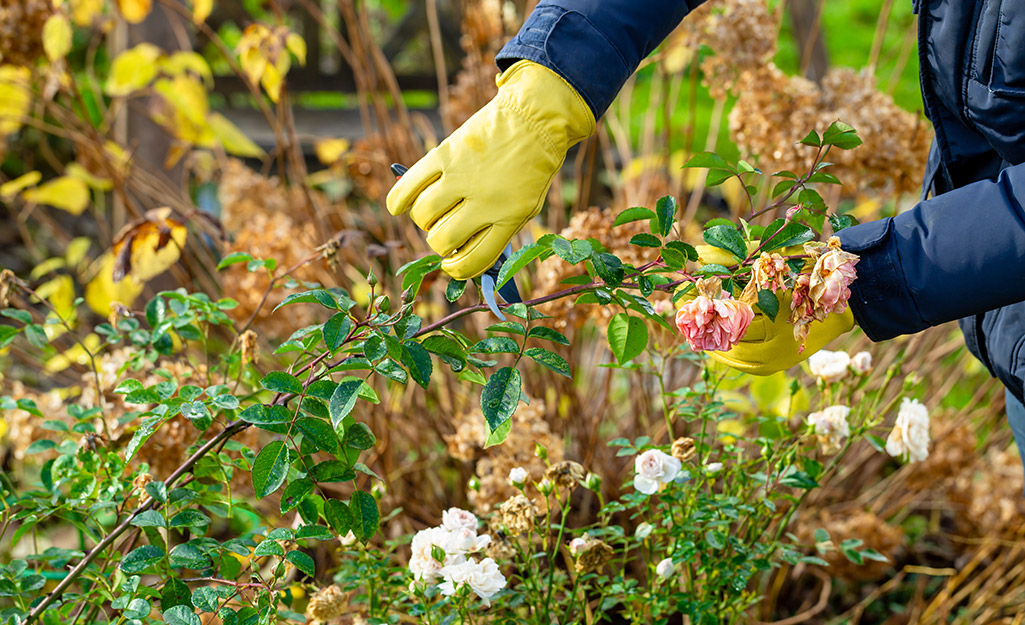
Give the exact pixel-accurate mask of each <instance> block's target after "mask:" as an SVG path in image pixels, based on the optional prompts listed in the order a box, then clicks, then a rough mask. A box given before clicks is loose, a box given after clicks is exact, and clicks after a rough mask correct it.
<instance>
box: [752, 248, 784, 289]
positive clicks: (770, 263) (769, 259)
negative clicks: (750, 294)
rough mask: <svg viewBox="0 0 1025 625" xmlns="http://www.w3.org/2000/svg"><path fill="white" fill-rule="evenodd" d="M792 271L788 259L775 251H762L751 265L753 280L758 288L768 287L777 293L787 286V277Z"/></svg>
mask: <svg viewBox="0 0 1025 625" xmlns="http://www.w3.org/2000/svg"><path fill="white" fill-rule="evenodd" d="M789 273H790V268H789V267H787V263H786V261H785V260H784V259H783V257H782V256H780V255H779V254H777V253H775V252H771V253H770V252H762V255H761V256H759V257H758V258H757V259H755V262H754V265H753V266H752V267H751V282H749V283H748V284H749V285H750V284H753V285H754V286H755V287H756V288H758V289H768V290H770V291H772V292H773V293H775V292H776V291H778V290H780V289H783V288H786V284H784V283H785V282H786V278H787V275H788V274H789Z"/></svg>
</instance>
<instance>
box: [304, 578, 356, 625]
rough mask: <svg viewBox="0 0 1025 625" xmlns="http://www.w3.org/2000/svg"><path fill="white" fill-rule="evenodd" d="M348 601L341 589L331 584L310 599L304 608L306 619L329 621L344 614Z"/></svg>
mask: <svg viewBox="0 0 1025 625" xmlns="http://www.w3.org/2000/svg"><path fill="white" fill-rule="evenodd" d="M348 605H349V601H348V598H347V597H346V594H345V592H343V591H342V589H341V587H340V586H338V585H336V584H332V585H330V586H328V587H326V588H321V589H320V590H318V591H317V593H316V594H314V595H313V596H312V597H310V603H309V604H308V605H307V606H306V617H307V618H310V619H314V620H317V621H330V620H331V619H336V618H338V617H340V616H342V615H344V614H345V610H346V608H348Z"/></svg>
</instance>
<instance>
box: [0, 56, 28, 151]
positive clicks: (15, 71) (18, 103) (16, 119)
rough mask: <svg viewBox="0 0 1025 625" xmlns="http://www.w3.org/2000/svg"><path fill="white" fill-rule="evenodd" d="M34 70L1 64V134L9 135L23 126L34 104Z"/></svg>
mask: <svg viewBox="0 0 1025 625" xmlns="http://www.w3.org/2000/svg"><path fill="white" fill-rule="evenodd" d="M31 78H32V71H31V70H30V69H29V68H27V67H17V66H14V65H0V135H9V134H11V133H13V132H17V131H18V129H19V128H21V121H22V119H23V118H25V117H26V116H28V111H29V106H30V105H31V104H32V93H31V92H30V90H29V81H30V79H31Z"/></svg>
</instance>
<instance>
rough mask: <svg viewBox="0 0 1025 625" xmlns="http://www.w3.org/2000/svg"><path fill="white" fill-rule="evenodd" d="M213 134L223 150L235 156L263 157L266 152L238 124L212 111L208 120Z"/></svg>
mask: <svg viewBox="0 0 1025 625" xmlns="http://www.w3.org/2000/svg"><path fill="white" fill-rule="evenodd" d="M208 122H209V124H210V129H211V130H212V131H213V133H214V136H216V137H217V139H218V140H219V141H220V142H221V146H222V147H223V148H224V151H225V152H227V153H229V154H234V155H235V156H243V157H248V158H263V157H264V156H266V152H264V151H263V148H261V147H260V146H258V145H256V143H254V142H253V140H252V139H250V138H249V137H247V136H246V134H245V133H244V132H242V131H241V130H240V129H239V127H238V126H236V125H235V124H233V123H232V122H231V120H230V119H228V118H227V117H225V116H224V115H221V114H220V113H213V114H212V115H210V119H209V120H208Z"/></svg>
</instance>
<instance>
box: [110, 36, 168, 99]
mask: <svg viewBox="0 0 1025 625" xmlns="http://www.w3.org/2000/svg"><path fill="white" fill-rule="evenodd" d="M160 54H161V52H160V48H158V47H156V46H155V45H153V44H151V43H140V44H139V45H137V46H135V47H134V48H130V49H128V50H125V51H124V52H122V53H121V54H119V55H117V58H115V59H114V62H113V63H111V64H110V75H109V76H107V84H106V85H104V87H103V90H104V91H105V92H106V93H107V95H109V96H113V97H120V96H126V95H130V94H131V93H133V92H135V91H137V90H139V89H142V88H143V87H145V86H146V85H148V84H149V83H150V81H151V80H153V79H154V78H155V77H156V75H157V65H156V62H157V59H158V58H160Z"/></svg>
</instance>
